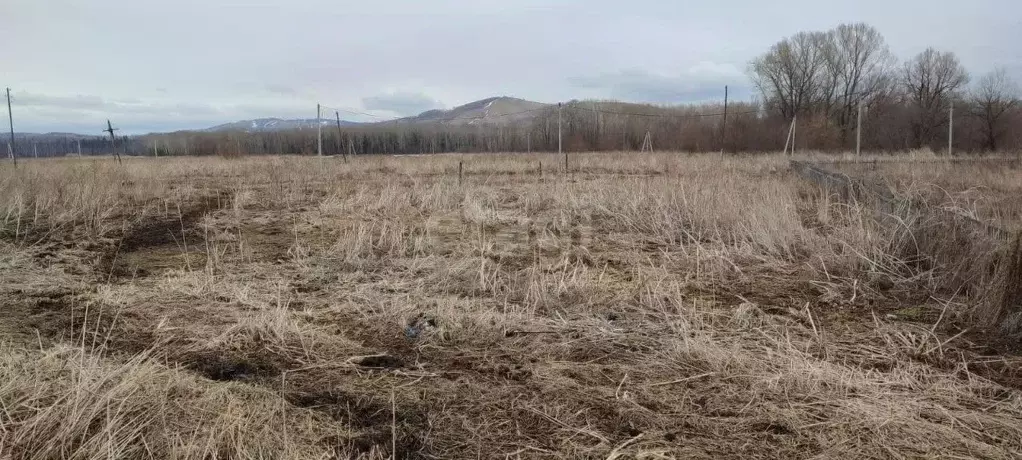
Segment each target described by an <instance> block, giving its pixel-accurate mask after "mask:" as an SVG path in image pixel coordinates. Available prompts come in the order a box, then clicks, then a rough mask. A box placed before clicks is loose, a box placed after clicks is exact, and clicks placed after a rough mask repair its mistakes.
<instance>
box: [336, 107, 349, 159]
mask: <svg viewBox="0 0 1022 460" xmlns="http://www.w3.org/2000/svg"><path fill="white" fill-rule="evenodd" d="M334 115H336V116H337V150H340V151H341V158H344V162H345V163H347V162H348V154H346V153H344V145H342V144H341V112H338V111H336V110H335V111H334Z"/></svg>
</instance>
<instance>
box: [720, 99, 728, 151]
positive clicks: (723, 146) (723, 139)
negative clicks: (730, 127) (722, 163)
mask: <svg viewBox="0 0 1022 460" xmlns="http://www.w3.org/2000/svg"><path fill="white" fill-rule="evenodd" d="M725 150H727V85H724V123H722V124H721V126H720V156H724V151H725Z"/></svg>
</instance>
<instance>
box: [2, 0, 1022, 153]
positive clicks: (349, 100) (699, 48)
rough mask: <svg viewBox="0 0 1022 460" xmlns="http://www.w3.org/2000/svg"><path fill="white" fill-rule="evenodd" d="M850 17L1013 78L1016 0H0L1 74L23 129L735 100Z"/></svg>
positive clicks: (978, 69)
mask: <svg viewBox="0 0 1022 460" xmlns="http://www.w3.org/2000/svg"><path fill="white" fill-rule="evenodd" d="M859 21H864V22H867V23H869V24H871V25H873V26H875V27H876V28H877V29H879V30H880V32H881V33H882V34H883V35H884V36H885V37H886V39H887V42H888V44H889V45H890V47H891V49H892V51H893V52H894V53H895V54H896V55H897V56H898V57H899V58H900V59H906V58H908V57H910V56H911V55H913V54H914V53H917V52H919V51H921V50H923V49H925V48H926V47H927V46H934V47H937V48H939V49H943V50H950V51H953V52H955V53H956V54H958V56H959V57H960V58H961V60H962V62H963V64H965V65H966V67H967V68H968V69H969V70H970V71H971V72H972V73H973V74H974V75H978V74H982V73H984V72H987V71H989V70H991V69H993V68H995V67H998V66H1001V67H1006V68H1008V69H1009V72H1010V73H1011V74H1012V76H1014V77H1015V78H1016V79H1020V78H1019V77H1020V76H1022V48H1020V46H1022V2H1020V1H1019V0H970V1H966V2H963V1H960V0H957V1H950V0H856V1H848V0H842V1H827V0H773V1H769V2H765V1H760V0H730V1H728V2H710V1H703V2H686V1H679V0H660V1H656V0H628V1H621V0H546V1H541V0H428V1H427V0H375V1H365V0H359V1H346V0H272V1H271V0H174V1H163V2H155V1H143V0H91V1H82V0H0V32H2V35H0V86H10V87H11V89H12V93H13V95H14V116H15V130H16V131H21V132H50V131H74V132H81V133H92V132H97V133H98V132H99V130H100V129H101V128H102V126H101V124H103V123H105V120H106V119H107V118H110V119H111V120H112V121H113V122H114V123H115V124H116V125H119V126H121V127H122V128H124V130H125V132H127V133H140V132H149V131H163V130H174V129H185V128H204V127H208V126H211V125H215V124H219V123H224V122H229V121H235V120H240V119H249V118H263V117H281V118H312V117H315V113H316V103H317V102H321V103H323V104H325V105H329V106H333V107H339V108H344V109H348V110H354V111H357V112H364V113H369V114H373V115H375V116H377V117H382V118H390V117H394V116H399V115H410V114H415V113H418V112H421V111H423V110H428V109H432V108H445V107H446V108H449V107H454V106H457V105H460V104H463V103H466V102H470V101H473V100H478V99H482V98H485V97H490V96H500V95H507V96H515V97H520V98H524V99H531V100H536V101H541V102H557V101H560V100H565V101H566V100H570V99H584V98H600V99H620V100H628V101H642V102H655V103H679V102H698V101H706V100H716V99H720V98H721V96H722V93H723V87H724V85H730V86H731V87H732V88H733V90H732V94H734V95H735V97H736V98H739V99H751V98H752V97H753V96H754V94H753V90H752V88H750V83H749V80H748V77H747V76H746V73H745V70H746V66H747V63H748V61H749V60H750V59H751V58H752V57H754V56H756V55H758V54H760V53H763V52H764V51H766V50H767V49H768V48H769V47H770V45H771V44H773V43H775V42H776V41H777V40H779V39H781V38H783V37H785V36H788V35H791V34H794V33H795V32H798V31H802V30H825V29H829V28H832V27H834V26H836V25H838V24H841V23H845V22H859ZM5 115H6V113H5ZM331 115H332V113H331ZM341 116H342V118H345V119H349V120H356V121H365V120H373V119H374V118H371V117H367V116H364V115H356V114H350V113H348V114H346V113H343V112H342V114H341ZM4 121H6V120H4Z"/></svg>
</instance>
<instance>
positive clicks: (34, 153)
mask: <svg viewBox="0 0 1022 460" xmlns="http://www.w3.org/2000/svg"><path fill="white" fill-rule="evenodd" d="M32 158H39V144H36V143H35V142H33V143H32Z"/></svg>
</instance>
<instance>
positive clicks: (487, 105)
mask: <svg viewBox="0 0 1022 460" xmlns="http://www.w3.org/2000/svg"><path fill="white" fill-rule="evenodd" d="M550 106H551V105H550V104H543V103H541V102H533V101H527V100H525V99H518V98H514V97H506V96H501V97H491V98H487V99H483V100H479V101H475V102H469V103H468V104H465V105H460V106H458V107H455V108H453V109H448V110H428V111H426V112H422V113H420V114H418V115H415V116H412V117H405V118H399V119H397V120H394V121H391V122H383V123H443V124H449V125H475V124H506V123H512V122H518V121H524V120H529V119H532V118H533V117H535V116H537V115H539V114H540V113H541V112H543V109H545V108H547V107H550Z"/></svg>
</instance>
